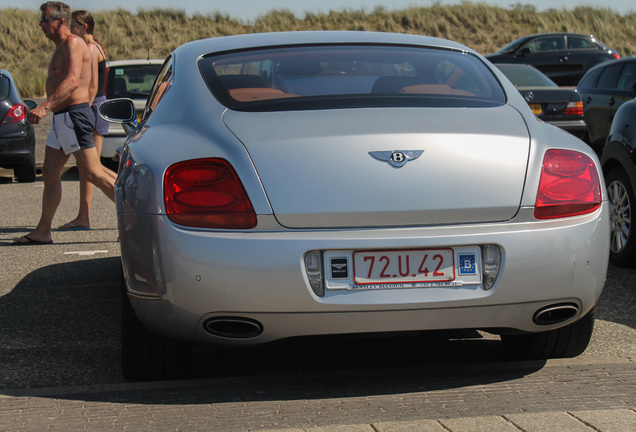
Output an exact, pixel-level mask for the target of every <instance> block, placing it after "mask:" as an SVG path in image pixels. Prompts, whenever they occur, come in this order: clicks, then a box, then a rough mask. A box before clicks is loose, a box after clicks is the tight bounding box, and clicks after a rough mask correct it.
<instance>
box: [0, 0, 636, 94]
mask: <svg viewBox="0 0 636 432" xmlns="http://www.w3.org/2000/svg"><path fill="white" fill-rule="evenodd" d="M0 13H1V14H2V17H3V18H2V21H3V23H4V24H5V25H4V26H3V27H4V28H3V29H2V30H0V67H1V68H3V69H8V70H9V71H10V72H11V73H12V75H13V76H14V78H15V79H16V82H17V85H18V88H19V90H20V92H21V94H22V95H23V97H41V96H43V95H44V94H45V89H44V86H45V80H46V72H47V68H48V62H49V60H50V58H51V54H52V53H53V48H54V46H53V43H52V42H51V41H49V40H48V39H46V38H45V37H44V35H43V34H42V31H41V29H40V27H39V26H38V24H37V23H38V18H39V11H28V10H24V9H15V8H2V9H0ZM93 16H94V18H95V34H96V36H98V38H99V39H100V41H101V42H102V43H103V44H104V46H105V47H106V48H107V49H108V53H109V57H110V59H111V60H121V59H128V58H164V57H165V56H167V55H168V54H169V53H170V52H171V51H172V50H173V49H175V48H176V47H178V46H179V45H181V44H183V43H185V42H189V41H192V40H197V39H204V38H210V37H217V36H224V35H232V34H242V33H258V32H273V31H291V30H352V31H383V32H397V33H411V34H422V35H429V36H437V37H442V38H447V39H452V40H455V41H457V42H460V43H462V44H464V45H466V46H468V47H470V48H473V49H475V50H476V51H477V52H479V53H481V54H489V53H492V52H494V51H495V50H496V49H498V48H500V47H501V46H503V45H504V44H506V43H508V42H510V41H512V40H514V39H516V38H518V37H520V36H523V35H527V34H532V33H543V32H552V31H556V32H574V33H584V34H593V35H595V36H596V37H597V38H598V39H599V40H600V41H602V42H603V43H605V44H606V45H608V46H609V47H611V48H613V49H615V50H616V51H618V53H619V54H620V55H621V56H631V55H634V54H635V53H636V13H631V14H628V15H619V14H617V13H615V12H612V11H610V10H609V9H599V8H590V7H578V8H576V9H573V10H562V9H551V10H548V11H545V12H537V10H536V8H535V7H534V6H531V5H522V4H517V5H515V6H513V7H511V8H500V7H494V6H488V5H486V4H484V3H471V2H463V3H461V4H459V5H451V6H443V5H441V4H439V3H436V4H433V5H431V6H429V7H413V8H407V9H403V10H386V9H384V8H376V9H375V10H373V11H371V12H368V13H367V12H364V11H362V10H350V9H343V10H339V11H334V10H332V11H329V12H328V13H324V14H315V13H307V14H305V16H304V17H296V16H295V15H294V14H293V13H292V12H290V11H288V10H273V11H270V12H268V13H267V14H265V15H263V16H260V17H259V18H257V19H255V20H254V21H253V22H249V23H246V22H242V21H240V20H237V19H234V18H232V17H230V16H227V15H223V14H219V13H216V14H208V15H199V14H197V15H194V16H187V15H186V14H185V12H184V11H183V10H179V9H156V8H154V9H143V10H139V11H138V12H137V13H131V12H128V11H126V10H123V9H116V10H102V11H94V12H93Z"/></svg>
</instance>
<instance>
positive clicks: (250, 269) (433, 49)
mask: <svg viewBox="0 0 636 432" xmlns="http://www.w3.org/2000/svg"><path fill="white" fill-rule="evenodd" d="M100 113H101V115H102V116H103V117H105V118H108V119H110V120H112V121H118V122H121V123H127V125H126V127H127V129H128V131H129V134H130V135H129V137H128V140H127V142H126V145H125V147H124V151H123V153H122V158H123V159H122V161H121V164H120V172H119V177H118V181H117V186H116V195H117V213H118V225H119V236H120V240H121V257H122V263H123V275H124V278H123V290H122V293H123V295H124V303H123V305H124V308H123V312H122V316H123V325H122V349H123V368H124V373H125V374H126V376H128V377H129V378H132V379H154V378H167V377H175V376H179V375H180V374H183V373H186V372H187V371H188V370H189V366H188V361H189V359H190V355H191V349H192V344H193V343H195V342H196V343H211V344H226V345H234V346H241V345H253V344H263V343H267V342H271V341H276V340H280V339H284V338H290V337H294V336H310V335H329V334H344V333H347V334H350V333H374V332H398V331H417V330H439V329H461V328H467V329H480V330H483V331H487V332H491V333H494V334H499V335H501V338H502V341H503V343H504V345H505V346H506V347H507V348H509V349H510V350H511V352H512V353H514V354H515V355H518V356H519V357H522V358H534V359H537V358H550V357H568V356H576V355H578V354H580V353H581V352H583V350H584V349H585V348H586V346H587V345H588V342H589V340H590V336H591V334H592V329H593V325H594V311H595V304H596V302H597V300H598V298H599V296H600V294H601V291H602V289H603V285H604V282H605V277H606V271H607V265H608V254H609V232H610V230H609V212H608V208H609V207H608V203H607V197H606V191H605V187H604V184H603V176H602V173H601V171H600V168H599V162H598V159H597V157H596V155H595V154H594V152H593V151H592V150H591V149H590V147H589V146H588V145H587V144H585V143H584V142H582V141H581V140H579V139H577V138H576V137H574V136H572V135H570V134H568V133H564V132H563V131H562V130H560V129H558V128H556V127H554V126H552V125H549V124H547V123H544V122H542V121H539V120H537V118H536V117H535V115H534V114H533V113H532V110H531V109H530V107H529V106H528V104H527V103H526V101H525V100H524V99H523V97H522V96H521V94H520V93H519V92H518V91H517V89H516V88H515V87H514V86H513V85H512V84H511V83H510V81H508V79H507V78H506V77H505V76H504V75H503V73H501V72H500V71H499V70H498V69H497V68H496V67H494V66H493V65H492V64H491V63H490V62H488V61H487V60H485V58H483V57H482V56H480V55H479V54H477V53H476V52H474V51H473V50H471V49H469V48H467V47H465V46H462V45H460V44H457V43H454V42H451V41H447V40H442V39H436V38H430V37H423V36H415V35H405V34H391V33H370V32H327V31H320V32H292V33H267V34H250V35H240V36H229V37H219V38H213V39H207V40H200V41H195V42H190V43H187V44H185V45H183V46H181V47H179V48H177V49H176V50H175V51H174V52H173V53H172V54H171V55H170V56H169V57H168V58H167V59H166V61H165V63H164V64H163V66H162V69H161V71H160V72H159V75H158V77H157V81H156V83H155V85H154V87H153V89H152V90H151V92H150V96H149V99H148V102H147V104H146V107H145V109H144V112H143V116H142V118H141V121H140V122H139V124H137V125H134V124H132V123H130V121H131V120H134V118H135V107H134V104H133V103H132V102H131V101H130V100H126V99H119V100H111V101H107V102H105V103H104V104H103V105H102V106H101V108H100Z"/></svg>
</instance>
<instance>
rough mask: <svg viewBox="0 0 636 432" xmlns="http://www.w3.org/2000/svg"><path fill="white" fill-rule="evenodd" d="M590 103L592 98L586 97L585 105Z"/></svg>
mask: <svg viewBox="0 0 636 432" xmlns="http://www.w3.org/2000/svg"><path fill="white" fill-rule="evenodd" d="M590 102H592V98H591V97H589V96H588V97H587V98H586V99H585V103H586V104H589V103H590Z"/></svg>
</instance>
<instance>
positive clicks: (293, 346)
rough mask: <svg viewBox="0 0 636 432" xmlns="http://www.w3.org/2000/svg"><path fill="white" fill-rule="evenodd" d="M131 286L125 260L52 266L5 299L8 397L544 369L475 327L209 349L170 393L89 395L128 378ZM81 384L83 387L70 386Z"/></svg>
mask: <svg viewBox="0 0 636 432" xmlns="http://www.w3.org/2000/svg"><path fill="white" fill-rule="evenodd" d="M119 283H120V282H119V258H118V257H113V258H102V259H86V260H82V261H77V262H73V263H64V264H56V265H50V266H46V267H43V268H40V269H38V270H37V271H34V272H32V273H30V274H28V275H27V276H26V277H25V278H23V279H22V280H21V281H20V283H18V285H17V286H16V287H15V288H14V289H13V290H12V291H11V292H9V293H8V294H6V295H4V296H2V297H0V317H1V320H2V324H1V327H2V332H1V333H0V346H1V347H2V350H1V351H0V364H2V365H3V367H2V368H0V394H3V393H4V394H9V395H17V394H19V395H23V396H30V395H34V396H39V397H41V396H42V393H43V389H42V388H44V387H49V388H48V389H46V391H45V392H44V393H48V394H47V396H49V397H58V398H65V399H72V400H75V399H77V400H108V401H111V402H126V403H131V402H134V403H139V404H145V403H157V402H158V401H159V400H161V401H163V402H159V403H167V404H171V403H184V401H185V402H187V403H194V404H199V403H211V402H223V401H235V400H272V399H281V398H282V399H298V398H309V399H317V398H328V397H346V396H361V395H364V396H366V395H378V394H393V393H404V392H415V391H418V392H419V391H423V390H427V389H428V390H433V389H448V388H459V387H463V386H467V385H475V384H487V383H491V382H501V381H506V380H510V379H515V378H519V377H522V376H524V375H526V374H528V373H532V372H533V371H536V370H539V369H540V368H541V367H542V366H543V365H544V363H543V362H533V363H530V364H525V365H524V366H523V367H520V366H518V364H517V366H515V365H516V363H514V362H510V363H506V362H508V361H509V357H508V354H507V353H506V351H504V349H503V347H502V346H501V344H500V342H499V341H498V340H484V339H482V335H481V334H480V333H478V332H475V331H468V332H466V331H463V332H459V333H447V332H445V333H424V334H408V335H400V336H396V335H376V336H364V337H354V336H337V337H311V338H297V339H293V340H289V341H285V342H281V343H277V344H273V345H267V346H263V347H255V348H239V349H236V348H233V349H229V348H209V347H200V348H198V349H196V350H195V353H194V358H195V366H194V369H193V376H194V377H195V379H192V380H187V381H181V382H174V383H161V384H160V385H159V384H157V386H160V389H161V391H157V390H158V389H157V390H153V391H150V392H149V391H148V387H147V386H148V385H152V383H149V384H139V385H132V384H131V386H132V387H133V388H132V389H131V388H127V389H125V390H122V389H121V388H118V389H113V390H112V391H108V390H103V389H102V390H100V391H89V390H86V388H85V386H95V385H104V387H105V388H108V385H109V384H121V383H124V382H125V380H124V379H123V377H122V376H121V373H120V361H119V352H120V345H119V331H120V324H119V323H120V310H119V308H120V306H119V301H120V297H119V289H120V285H119ZM476 364H477V365H478V366H479V367H478V370H474V368H475V365H476ZM449 365H450V367H449ZM502 365H503V366H502ZM440 368H442V369H440ZM440 370H445V372H443V373H440ZM77 386H81V388H82V390H80V389H79V388H77V389H76V391H70V392H69V390H68V388H69V387H77ZM135 386H137V387H135ZM175 386H176V387H179V388H182V389H183V388H187V389H188V390H187V391H186V392H185V393H184V391H181V390H180V391H177V390H175V388H176V387H175ZM135 388H136V389H137V390H135ZM149 393H152V396H149Z"/></svg>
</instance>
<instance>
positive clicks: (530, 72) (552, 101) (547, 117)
mask: <svg viewBox="0 0 636 432" xmlns="http://www.w3.org/2000/svg"><path fill="white" fill-rule="evenodd" d="M496 66H497V68H499V70H500V71H502V72H503V73H504V75H506V77H507V78H508V79H509V80H510V81H511V82H512V84H514V86H515V87H516V88H517V90H519V93H521V95H522V96H523V97H524V99H525V100H526V102H528V105H530V108H532V112H533V113H534V114H535V115H536V116H537V117H538V118H540V119H541V120H543V121H545V122H547V123H550V124H552V125H554V126H557V127H560V128H561V129H563V130H566V131H568V132H570V133H571V134H572V135H574V136H576V137H578V138H582V137H583V135H584V134H585V121H584V120H583V102H581V96H580V95H579V94H578V92H577V91H576V89H574V88H572V87H559V86H558V85H556V83H555V82H554V81H552V80H551V79H550V78H548V77H547V76H546V75H544V74H543V73H542V72H541V71H540V70H538V69H537V68H535V67H533V66H530V65H524V64H503V63H502V64H497V65H496Z"/></svg>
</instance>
